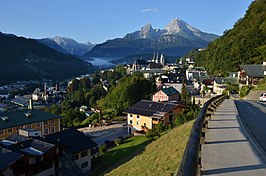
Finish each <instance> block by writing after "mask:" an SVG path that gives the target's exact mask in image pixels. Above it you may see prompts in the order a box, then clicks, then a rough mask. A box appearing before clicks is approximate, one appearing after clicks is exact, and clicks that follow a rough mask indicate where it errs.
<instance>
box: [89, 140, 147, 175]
mask: <svg viewBox="0 0 266 176" xmlns="http://www.w3.org/2000/svg"><path fill="white" fill-rule="evenodd" d="M149 143H150V140H149V139H148V138H146V136H134V137H132V138H129V139H127V140H126V141H125V142H124V143H123V144H121V145H119V146H117V147H114V148H112V149H111V150H109V151H108V152H106V153H105V154H104V155H102V156H100V157H99V158H95V159H93V160H92V167H93V168H94V169H93V170H92V173H91V174H90V176H94V175H95V176H96V175H97V176H98V175H102V174H103V173H104V172H108V170H109V171H110V170H112V168H114V167H116V166H117V165H120V164H121V162H122V163H123V162H126V161H128V160H129V159H131V158H132V157H134V156H135V155H136V154H137V153H138V152H141V151H142V150H144V148H145V146H146V145H148V144H149Z"/></svg>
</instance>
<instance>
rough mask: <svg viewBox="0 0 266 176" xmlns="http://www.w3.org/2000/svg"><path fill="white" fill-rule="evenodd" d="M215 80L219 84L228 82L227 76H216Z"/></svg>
mask: <svg viewBox="0 0 266 176" xmlns="http://www.w3.org/2000/svg"><path fill="white" fill-rule="evenodd" d="M214 80H215V82H216V83H217V84H225V83H226V78H223V77H216V78H214Z"/></svg>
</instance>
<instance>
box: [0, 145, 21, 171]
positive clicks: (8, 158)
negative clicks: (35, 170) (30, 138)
mask: <svg viewBox="0 0 266 176" xmlns="http://www.w3.org/2000/svg"><path fill="white" fill-rule="evenodd" d="M23 156H24V155H23V154H21V153H17V152H14V151H11V150H8V149H5V148H2V147H0V161H1V162H0V171H3V170H5V169H6V168H7V167H8V166H10V165H11V164H12V163H14V162H16V161H17V160H19V159H20V158H22V157H23Z"/></svg>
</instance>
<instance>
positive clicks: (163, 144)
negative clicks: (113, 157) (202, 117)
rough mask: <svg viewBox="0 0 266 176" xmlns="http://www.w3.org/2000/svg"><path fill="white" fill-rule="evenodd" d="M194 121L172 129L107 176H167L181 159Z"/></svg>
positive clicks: (174, 169) (175, 168) (173, 170)
mask: <svg viewBox="0 0 266 176" xmlns="http://www.w3.org/2000/svg"><path fill="white" fill-rule="evenodd" d="M193 122H194V121H190V122H188V123H186V124H184V125H182V126H180V127H177V128H174V129H172V130H171V131H170V132H169V133H167V134H165V135H163V136H161V137H160V138H158V139H157V140H155V141H153V142H152V143H151V144H149V145H148V146H146V147H145V151H144V152H143V153H142V154H140V155H138V156H136V157H134V158H133V159H132V160H130V161H128V162H126V163H125V164H123V165H121V166H120V167H118V168H116V169H114V170H113V171H111V172H110V173H108V174H107V175H108V176H118V175H119V176H136V175H137V176H146V175H152V176H156V175H158V176H164V175H165V176H169V175H171V174H172V173H174V172H175V171H176V170H177V168H178V166H179V164H180V161H181V159H182V156H183V153H184V150H185V146H186V144H187V141H188V137H189V134H190V130H191V128H192V124H193Z"/></svg>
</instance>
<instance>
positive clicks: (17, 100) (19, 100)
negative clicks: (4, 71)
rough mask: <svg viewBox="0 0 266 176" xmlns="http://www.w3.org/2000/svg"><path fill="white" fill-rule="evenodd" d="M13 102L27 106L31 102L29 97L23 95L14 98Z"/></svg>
mask: <svg viewBox="0 0 266 176" xmlns="http://www.w3.org/2000/svg"><path fill="white" fill-rule="evenodd" d="M11 102H12V103H15V104H18V105H20V106H27V105H28V104H29V99H28V98H25V97H22V96H18V97H16V98H14V99H12V100H11Z"/></svg>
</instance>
